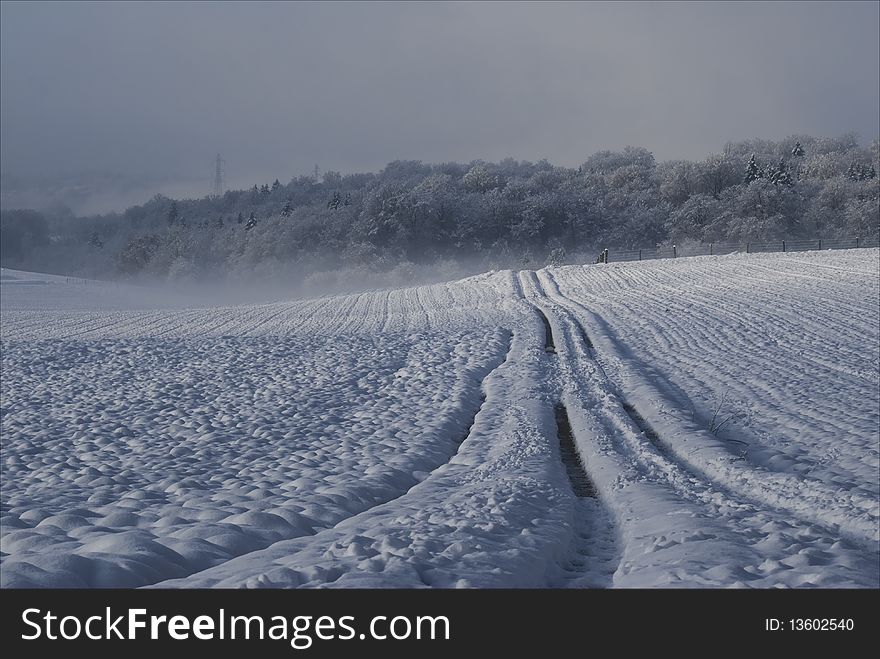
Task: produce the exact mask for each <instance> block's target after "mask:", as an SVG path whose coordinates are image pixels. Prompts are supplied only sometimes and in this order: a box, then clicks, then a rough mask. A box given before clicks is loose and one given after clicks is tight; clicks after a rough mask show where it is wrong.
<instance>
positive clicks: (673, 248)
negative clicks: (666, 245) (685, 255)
mask: <svg viewBox="0 0 880 659" xmlns="http://www.w3.org/2000/svg"><path fill="white" fill-rule="evenodd" d="M672 258H675V245H673V246H672Z"/></svg>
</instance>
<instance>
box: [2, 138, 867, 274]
mask: <svg viewBox="0 0 880 659" xmlns="http://www.w3.org/2000/svg"><path fill="white" fill-rule="evenodd" d="M878 153H880V146H878V142H877V141H875V142H874V143H873V144H872V145H871V146H870V147H868V148H863V147H860V146H859V145H858V142H857V140H856V138H855V136H853V135H845V136H843V137H840V138H833V139H829V138H812V137H808V136H792V137H789V138H787V139H784V140H781V141H778V142H775V141H766V140H750V141H744V142H738V143H730V144H728V145H726V147H725V149H724V151H723V153H721V154H714V155H710V156H709V157H708V158H706V159H705V160H702V161H699V162H692V161H684V160H676V161H666V162H661V163H657V162H655V160H654V157H653V155H652V154H651V153H650V152H649V151H647V150H646V149H643V148H638V147H627V148H625V149H624V150H623V151H621V152H610V151H603V152H600V153H596V154H595V155H593V156H591V157H590V158H588V159H587V160H586V161H585V162H584V163H583V164H582V165H581V166H580V167H577V168H566V167H556V166H554V165H552V164H550V163H549V162H547V161H540V162H537V163H532V162H519V161H515V160H511V159H508V160H503V161H501V162H498V163H489V162H482V161H476V162H471V163H468V164H459V163H443V164H438V165H426V164H423V163H422V162H418V161H396V162H392V163H390V164H389V165H388V166H387V167H385V169H383V170H382V171H381V172H380V173H378V174H350V175H341V174H339V173H337V172H326V173H325V174H324V175H323V177H320V178H316V177H309V176H301V177H299V178H296V179H294V180H292V181H290V182H289V183H286V184H282V183H281V182H280V181H277V180H276V181H274V182H272V183H268V182H267V183H263V184H259V185H255V186H254V187H253V188H251V189H250V190H237V191H229V192H226V193H225V194H224V195H223V196H221V197H206V198H203V199H187V200H172V199H168V198H165V197H161V196H157V197H155V198H153V199H152V200H150V201H149V202H147V203H145V204H143V205H141V206H133V207H131V208H129V209H128V210H126V211H125V212H124V213H118V214H110V215H103V216H92V217H72V216H69V215H64V214H57V213H56V214H54V215H53V214H40V213H36V212H34V211H20V210H19V211H3V213H2V222H0V228H2V255H0V256H2V262H3V265H5V266H7V267H16V268H24V269H33V270H43V271H53V272H64V273H68V274H76V275H81V276H88V277H120V276H121V277H132V278H137V277H147V276H149V277H160V278H169V279H193V280H200V279H201V280H210V281H218V280H224V279H227V278H235V279H247V278H250V277H258V278H266V277H269V278H285V279H287V278H289V277H298V278H303V277H307V276H313V277H314V276H320V275H316V274H315V273H320V272H327V271H343V270H344V271H357V272H361V273H365V274H366V273H379V272H388V271H392V270H395V269H396V271H397V272H398V273H402V274H403V275H404V276H405V275H406V273H407V272H408V271H409V270H412V269H418V267H419V266H426V265H428V264H434V265H435V266H436V264H438V263H440V264H444V265H445V267H448V268H450V269H454V268H455V267H456V265H457V264H463V263H466V264H469V266H470V267H472V268H474V267H476V268H498V267H537V266H540V265H544V264H545V263H547V262H548V259H549V260H553V261H564V260H575V259H582V258H590V257H593V256H595V254H596V253H598V251H600V250H601V249H602V248H603V247H608V246H611V247H615V248H628V247H648V246H652V245H669V244H684V243H687V242H689V241H696V242H700V241H702V242H724V241H753V242H766V241H771V240H777V239H781V238H792V239H794V238H835V237H855V236H864V237H869V236H873V235H876V234H877V233H878V226H880V210H878V179H877V171H878V169H880V162H878Z"/></svg>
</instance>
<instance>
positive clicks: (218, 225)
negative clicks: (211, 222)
mask: <svg viewBox="0 0 880 659" xmlns="http://www.w3.org/2000/svg"><path fill="white" fill-rule="evenodd" d="M216 225H217V228H218V229H222V228H223V216H222V215H220V216H219V217H218V218H217V222H216Z"/></svg>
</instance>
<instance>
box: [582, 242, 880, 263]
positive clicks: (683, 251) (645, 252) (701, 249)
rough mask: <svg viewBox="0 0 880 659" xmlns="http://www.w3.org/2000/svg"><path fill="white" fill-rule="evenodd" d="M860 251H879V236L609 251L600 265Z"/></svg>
mask: <svg viewBox="0 0 880 659" xmlns="http://www.w3.org/2000/svg"><path fill="white" fill-rule="evenodd" d="M861 247H880V236H872V237H870V238H839V239H834V240H825V239H823V238H817V239H815V240H779V241H776V242H771V243H752V242H745V243H689V244H687V245H682V246H676V245H671V246H669V247H644V248H641V249H607V250H605V251H604V252H603V253H602V254H601V255H600V256H599V258H598V259H597V262H605V263H610V262H612V261H649V260H652V259H674V258H677V257H679V256H713V255H721V254H733V253H735V252H743V253H745V254H759V253H763V252H806V251H809V250H822V249H856V248H861Z"/></svg>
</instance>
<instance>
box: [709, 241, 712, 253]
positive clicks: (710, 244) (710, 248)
mask: <svg viewBox="0 0 880 659" xmlns="http://www.w3.org/2000/svg"><path fill="white" fill-rule="evenodd" d="M709 256H712V243H709Z"/></svg>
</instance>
